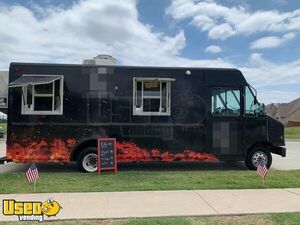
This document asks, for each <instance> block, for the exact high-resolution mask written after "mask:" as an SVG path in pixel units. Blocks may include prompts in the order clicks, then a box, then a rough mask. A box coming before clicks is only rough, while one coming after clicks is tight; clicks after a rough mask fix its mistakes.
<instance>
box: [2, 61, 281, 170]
mask: <svg viewBox="0 0 300 225" xmlns="http://www.w3.org/2000/svg"><path fill="white" fill-rule="evenodd" d="M101 137H103V138H115V139H116V149H117V162H118V163H119V162H153V161H161V162H172V161H185V162H190V161H193V162H195V161H245V163H246V166H247V167H248V168H249V169H251V170H253V169H256V167H257V166H258V163H259V161H260V160H264V161H265V162H266V165H267V167H268V168H269V167H270V166H271V163H272V155H271V154H272V153H273V154H278V155H281V156H282V157H285V155H286V149H285V147H284V146H285V141H284V127H283V125H282V124H281V123H280V122H279V121H277V120H275V119H273V118H271V117H269V116H267V115H266V114H265V112H264V105H263V104H261V103H259V102H258V100H257V96H256V90H255V89H254V88H253V87H252V86H251V85H250V84H248V83H247V81H246V79H245V78H244V76H243V74H242V73H241V71H239V70H237V69H221V68H190V67H135V66H116V65H113V66H112V65H82V64H78V65H74V64H72V65H70V64H36V63H11V65H10V69H9V95H8V134H7V152H6V158H7V160H10V161H13V162H60V163H67V162H73V161H75V162H77V163H78V166H79V169H80V170H81V171H83V172H95V171H96V170H97V138H101Z"/></svg>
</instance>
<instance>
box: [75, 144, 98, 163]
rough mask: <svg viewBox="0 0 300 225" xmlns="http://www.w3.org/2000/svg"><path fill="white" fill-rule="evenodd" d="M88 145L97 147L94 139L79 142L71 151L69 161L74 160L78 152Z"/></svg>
mask: <svg viewBox="0 0 300 225" xmlns="http://www.w3.org/2000/svg"><path fill="white" fill-rule="evenodd" d="M88 147H97V140H96V139H89V140H86V141H83V142H81V143H79V144H78V145H77V146H76V147H75V148H74V149H73V151H72V153H71V157H70V161H76V160H77V158H78V156H79V154H80V152H81V151H82V150H84V149H85V148H88Z"/></svg>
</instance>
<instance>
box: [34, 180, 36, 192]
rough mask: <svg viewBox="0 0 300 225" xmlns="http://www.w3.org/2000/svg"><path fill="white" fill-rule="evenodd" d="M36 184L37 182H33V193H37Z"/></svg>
mask: <svg viewBox="0 0 300 225" xmlns="http://www.w3.org/2000/svg"><path fill="white" fill-rule="evenodd" d="M35 184H36V180H34V181H33V192H35Z"/></svg>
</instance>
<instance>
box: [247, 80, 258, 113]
mask: <svg viewBox="0 0 300 225" xmlns="http://www.w3.org/2000/svg"><path fill="white" fill-rule="evenodd" d="M247 89H248V90H249V92H250V93H251V96H252V97H253V101H255V99H256V90H255V89H254V88H253V87H252V86H251V85H250V84H246V85H245V98H244V105H245V106H244V115H245V116H246V117H256V116H257V113H256V109H257V103H254V105H253V107H254V109H253V113H247V112H246V111H247ZM253 89H254V90H253ZM254 91H255V92H254Z"/></svg>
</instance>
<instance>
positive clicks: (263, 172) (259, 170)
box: [256, 160, 268, 178]
mask: <svg viewBox="0 0 300 225" xmlns="http://www.w3.org/2000/svg"><path fill="white" fill-rule="evenodd" d="M256 171H257V173H258V174H259V176H261V177H262V178H265V177H266V175H267V173H268V169H267V167H266V162H265V160H260V162H259V164H258V166H257V170H256Z"/></svg>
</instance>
